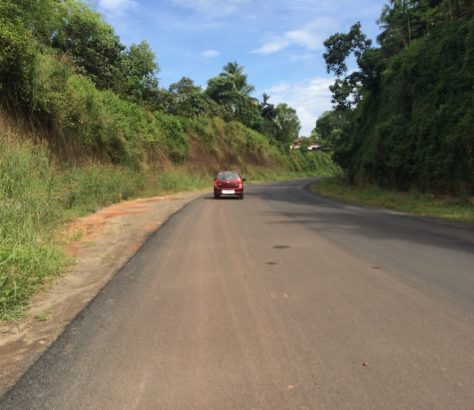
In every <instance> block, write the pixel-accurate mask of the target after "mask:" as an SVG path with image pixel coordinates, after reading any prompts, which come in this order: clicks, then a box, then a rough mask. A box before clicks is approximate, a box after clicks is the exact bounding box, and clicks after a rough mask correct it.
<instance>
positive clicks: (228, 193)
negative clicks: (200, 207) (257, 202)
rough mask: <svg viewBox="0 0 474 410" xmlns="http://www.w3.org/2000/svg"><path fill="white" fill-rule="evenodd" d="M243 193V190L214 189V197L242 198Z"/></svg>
mask: <svg viewBox="0 0 474 410" xmlns="http://www.w3.org/2000/svg"><path fill="white" fill-rule="evenodd" d="M243 192H244V189H243V188H214V196H222V197H240V196H242V194H243Z"/></svg>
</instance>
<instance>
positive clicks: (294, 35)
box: [252, 17, 338, 55]
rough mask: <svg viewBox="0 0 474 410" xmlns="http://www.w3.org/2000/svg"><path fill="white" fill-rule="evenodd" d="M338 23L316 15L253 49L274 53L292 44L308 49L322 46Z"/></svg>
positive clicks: (266, 53)
mask: <svg viewBox="0 0 474 410" xmlns="http://www.w3.org/2000/svg"><path fill="white" fill-rule="evenodd" d="M337 27H338V23H337V22H336V21H335V20H334V19H332V18H327V17H318V18H316V19H314V20H312V21H311V22H309V23H307V24H305V25H303V26H302V27H300V28H298V29H295V30H290V31H287V32H285V33H284V34H282V35H280V36H277V37H273V38H271V39H270V40H269V41H267V42H266V43H264V44H263V45H262V46H261V47H260V48H258V49H256V50H253V51H252V52H253V53H257V54H264V55H269V54H274V53H277V52H278V51H281V50H284V49H285V48H288V47H290V46H292V45H296V46H299V47H303V48H306V49H309V50H312V51H314V50H318V49H321V48H323V41H324V40H325V39H326V38H327V37H328V36H329V35H330V34H331V33H333V32H334V30H336V29H337Z"/></svg>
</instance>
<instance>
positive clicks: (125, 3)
mask: <svg viewBox="0 0 474 410" xmlns="http://www.w3.org/2000/svg"><path fill="white" fill-rule="evenodd" d="M136 5H137V2H136V1H135V0H99V8H100V9H101V10H103V11H105V12H106V13H110V14H120V13H123V12H125V11H127V10H130V9H132V8H134V7H135V6H136Z"/></svg>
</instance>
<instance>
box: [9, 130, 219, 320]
mask: <svg viewBox="0 0 474 410" xmlns="http://www.w3.org/2000/svg"><path fill="white" fill-rule="evenodd" d="M209 181H210V178H209V177H208V176H206V175H204V174H199V173H195V172H194V173H191V172H189V171H186V170H185V169H174V170H170V171H163V172H159V173H152V172H148V173H145V172H139V171H136V170H133V169H131V168H126V167H120V166H112V165H101V164H97V163H90V164H87V165H84V166H81V167H59V166H56V165H54V164H53V163H52V162H51V161H50V159H49V157H48V153H47V151H46V150H45V149H44V148H41V147H40V146H37V145H35V144H33V143H31V142H27V141H21V142H20V140H19V139H18V137H17V136H16V135H11V134H8V133H7V134H5V133H4V134H3V135H1V134H0V320H11V319H15V318H17V317H19V316H21V315H22V312H23V310H24V308H25V307H26V306H27V305H28V303H29V297H30V296H31V294H32V293H34V292H35V291H36V290H37V289H38V288H39V287H41V286H43V285H44V284H47V283H48V281H49V280H50V279H51V278H52V277H54V276H56V275H58V274H60V273H61V272H63V271H64V270H65V268H66V267H67V266H68V265H69V264H71V262H72V261H71V260H70V259H69V258H68V257H67V256H66V254H65V253H64V251H63V243H62V242H61V241H60V240H59V239H58V238H59V237H60V235H59V233H60V231H61V229H62V228H63V227H64V226H65V224H66V223H67V222H68V221H70V220H72V219H74V218H76V217H78V216H82V215H86V214H88V213H91V212H95V211H96V210H98V209H99V208H101V207H103V206H106V205H108V204H112V203H115V202H119V201H121V200H125V199H131V198H135V197H139V196H151V195H161V194H168V193H174V192H180V191H190V190H194V189H199V188H203V187H205V186H209V184H210V182H209Z"/></svg>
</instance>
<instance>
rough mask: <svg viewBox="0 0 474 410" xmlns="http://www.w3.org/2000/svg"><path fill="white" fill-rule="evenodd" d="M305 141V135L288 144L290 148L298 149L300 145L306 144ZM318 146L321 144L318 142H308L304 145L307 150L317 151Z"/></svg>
mask: <svg viewBox="0 0 474 410" xmlns="http://www.w3.org/2000/svg"><path fill="white" fill-rule="evenodd" d="M307 141H308V139H307V138H306V137H304V138H298V139H296V140H294V141H293V142H292V144H291V145H290V149H300V148H301V147H302V146H304V145H306V144H305V143H307ZM320 148H321V146H320V145H318V144H309V145H307V146H306V149H307V150H308V151H317V150H318V149H320Z"/></svg>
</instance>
